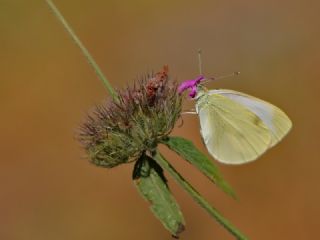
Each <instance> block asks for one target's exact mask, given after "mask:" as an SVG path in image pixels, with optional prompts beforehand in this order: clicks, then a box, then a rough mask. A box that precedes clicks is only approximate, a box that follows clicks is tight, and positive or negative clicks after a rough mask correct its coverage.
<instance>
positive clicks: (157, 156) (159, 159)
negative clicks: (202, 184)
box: [153, 152, 247, 240]
mask: <svg viewBox="0 0 320 240" xmlns="http://www.w3.org/2000/svg"><path fill="white" fill-rule="evenodd" d="M153 157H154V159H155V160H156V161H157V163H158V164H159V165H160V166H161V167H162V168H163V169H165V170H167V171H168V172H169V173H170V174H171V176H172V177H173V178H174V179H175V180H176V181H177V182H178V183H179V184H180V185H181V186H182V187H183V188H184V189H185V190H186V191H187V192H188V193H189V194H190V195H191V196H192V197H193V199H194V200H195V201H196V202H197V203H198V204H199V205H200V206H201V207H203V208H204V209H205V210H206V211H207V212H208V213H209V214H210V215H211V216H212V217H214V218H215V219H216V220H217V221H218V222H219V223H220V224H221V225H222V226H223V227H224V228H226V229H227V230H228V231H229V232H230V233H231V234H232V235H233V236H235V237H236V238H237V239H239V240H247V238H246V237H245V236H244V235H242V233H241V232H239V230H237V229H236V228H235V227H233V226H232V225H231V223H229V221H228V220H226V219H225V218H224V217H223V216H222V215H221V214H220V213H219V212H218V211H217V210H216V209H215V208H214V207H212V206H211V205H210V204H209V203H208V202H207V201H206V200H205V199H204V198H203V197H202V196H201V195H200V194H199V193H198V192H197V191H196V190H195V189H194V188H193V187H192V186H191V185H190V183H188V182H187V181H186V180H185V179H184V178H183V177H182V176H181V175H180V174H179V173H178V172H177V171H176V170H175V169H174V167H173V166H172V165H171V164H170V163H169V162H168V161H167V160H166V159H165V158H164V157H163V156H162V155H161V154H160V153H159V152H156V154H155V156H153Z"/></svg>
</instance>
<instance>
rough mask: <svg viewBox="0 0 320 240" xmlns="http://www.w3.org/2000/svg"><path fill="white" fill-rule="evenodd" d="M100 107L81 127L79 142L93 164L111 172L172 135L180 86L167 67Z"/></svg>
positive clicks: (176, 115) (179, 97) (178, 105)
mask: <svg viewBox="0 0 320 240" xmlns="http://www.w3.org/2000/svg"><path fill="white" fill-rule="evenodd" d="M117 96H118V99H113V100H109V101H107V102H106V103H105V104H102V105H100V106H97V107H96V108H95V109H94V111H93V112H92V113H91V114H89V115H88V116H87V120H86V121H85V122H84V123H83V124H82V125H81V127H80V134H79V139H80V142H81V143H82V145H83V146H84V148H85V150H86V152H87V154H88V156H89V158H90V160H91V162H92V163H94V164H96V165H98V166H102V167H107V168H112V167H115V166H117V165H119V164H122V163H127V162H131V161H134V160H136V159H137V158H139V156H140V155H141V154H142V153H143V152H145V151H153V150H154V149H155V148H156V146H157V144H158V143H159V141H161V140H162V139H164V138H166V137H167V136H168V135H169V134H170V132H171V131H172V129H173V127H174V125H175V122H176V121H177V120H178V118H179V116H180V112H181V96H180V95H179V94H178V93H177V83H176V82H172V81H170V80H169V77H168V67H167V66H164V67H163V70H162V71H160V72H158V73H156V74H150V75H147V76H146V77H144V78H142V79H140V80H138V81H136V82H135V83H134V85H133V86H131V87H127V89H125V90H122V91H119V92H118V93H117Z"/></svg>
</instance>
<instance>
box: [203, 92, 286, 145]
mask: <svg viewBox="0 0 320 240" xmlns="http://www.w3.org/2000/svg"><path fill="white" fill-rule="evenodd" d="M209 94H220V95H223V96H225V97H227V98H229V99H231V100H233V101H235V102H237V103H240V104H241V105H243V106H245V107H246V108H248V109H249V110H250V111H252V112H253V113H254V114H256V115H257V116H258V117H259V118H260V119H261V120H262V121H263V122H264V124H265V125H266V126H267V127H268V128H269V130H270V133H271V145H270V147H273V146H274V145H275V144H277V143H278V142H279V141H280V140H281V139H282V138H283V137H284V136H285V135H286V134H287V133H288V132H289V130H290V129H291V127H292V123H291V120H290V119H289V118H288V116H287V115H286V114H285V113H284V112H283V111H282V110H281V109H279V108H278V107H276V106H274V105H272V104H270V103H268V102H266V101H263V100H261V99H259V98H256V97H252V96H250V95H247V94H244V93H241V92H237V91H232V90H226V89H219V90H210V91H209Z"/></svg>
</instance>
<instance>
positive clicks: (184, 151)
mask: <svg viewBox="0 0 320 240" xmlns="http://www.w3.org/2000/svg"><path fill="white" fill-rule="evenodd" d="M163 143H164V144H165V145H167V146H168V147H169V148H170V149H171V150H173V151H175V152H176V153H177V154H179V155H180V156H181V157H183V158H184V159H185V160H187V161H188V162H189V163H191V164H192V165H193V166H195V167H196V168H198V169H199V170H200V171H201V172H202V173H203V174H204V175H206V176H207V177H208V178H209V179H210V180H211V181H213V182H214V183H215V184H217V186H218V187H220V188H221V189H222V190H223V191H224V192H226V193H227V194H229V195H231V196H232V197H235V193H234V191H233V190H232V188H231V187H230V186H229V184H228V183H227V182H226V181H225V180H224V179H223V177H222V175H221V174H220V172H219V170H218V168H217V167H216V166H215V165H214V164H213V162H212V161H211V160H210V159H209V158H207V156H206V155H204V154H203V153H202V152H200V151H199V150H198V149H197V148H196V147H195V146H194V145H193V143H192V142H191V141H189V140H187V139H184V138H181V137H169V138H168V139H167V140H165V141H163Z"/></svg>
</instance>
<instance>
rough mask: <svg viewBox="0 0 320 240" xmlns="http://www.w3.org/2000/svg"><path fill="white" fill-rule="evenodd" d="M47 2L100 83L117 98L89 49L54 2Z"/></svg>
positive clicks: (47, 0) (49, 0) (48, 0)
mask: <svg viewBox="0 0 320 240" xmlns="http://www.w3.org/2000/svg"><path fill="white" fill-rule="evenodd" d="M46 2H47V4H48V5H49V7H50V9H51V10H52V11H53V13H54V14H55V16H56V17H57V18H58V20H59V21H60V22H61V23H62V25H63V27H64V28H65V30H66V31H67V32H68V33H69V35H70V36H71V38H72V39H73V41H74V42H75V43H76V45H77V46H78V47H79V48H80V50H81V52H82V53H83V55H84V56H85V58H86V59H87V61H88V62H89V64H90V65H91V66H92V67H93V69H94V70H95V72H96V74H97V76H98V78H99V79H100V80H101V81H102V83H103V84H104V86H105V87H106V88H107V90H108V92H109V94H110V95H111V96H112V97H113V98H117V97H116V93H115V91H114V89H113V87H112V86H111V84H110V83H109V81H108V80H107V78H106V77H105V76H104V74H103V72H102V71H101V69H100V67H99V66H98V64H97V63H96V62H95V60H94V59H93V57H92V56H91V54H90V53H89V51H88V50H87V49H86V47H85V46H84V45H83V44H82V42H81V41H80V39H79V38H78V37H77V35H76V34H75V32H74V31H73V30H72V28H71V27H70V26H69V24H68V22H67V21H66V20H65V18H64V17H63V16H62V14H61V13H60V11H59V9H58V8H57V7H56V6H55V4H54V3H53V2H52V1H51V0H46Z"/></svg>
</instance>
